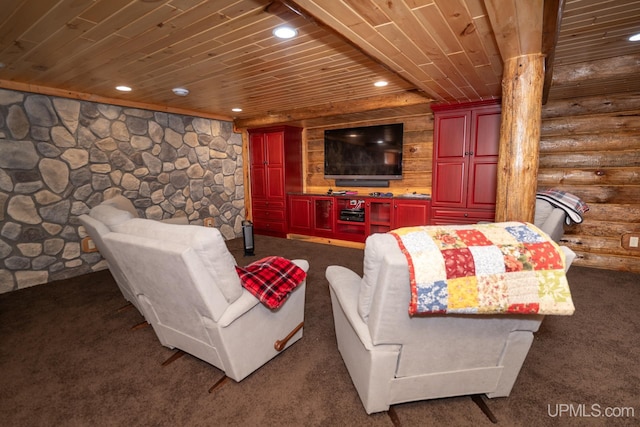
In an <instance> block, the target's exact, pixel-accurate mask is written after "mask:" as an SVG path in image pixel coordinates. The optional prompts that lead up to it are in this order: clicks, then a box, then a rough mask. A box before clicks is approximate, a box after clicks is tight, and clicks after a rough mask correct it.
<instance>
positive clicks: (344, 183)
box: [336, 179, 389, 187]
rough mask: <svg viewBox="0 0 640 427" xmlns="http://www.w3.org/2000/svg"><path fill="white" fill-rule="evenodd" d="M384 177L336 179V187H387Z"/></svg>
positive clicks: (387, 183)
mask: <svg viewBox="0 0 640 427" xmlns="http://www.w3.org/2000/svg"><path fill="white" fill-rule="evenodd" d="M388 186H389V181H387V180H384V179H336V187H388Z"/></svg>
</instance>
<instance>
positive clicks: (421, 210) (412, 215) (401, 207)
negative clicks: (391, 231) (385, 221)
mask: <svg viewBox="0 0 640 427" xmlns="http://www.w3.org/2000/svg"><path fill="white" fill-rule="evenodd" d="M430 210H431V207H430V204H429V201H428V200H401V199H394V200H393V228H401V227H414V226H417V225H429V223H430V222H431V221H430V220H429V211H430Z"/></svg>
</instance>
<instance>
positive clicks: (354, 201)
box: [288, 194, 430, 242]
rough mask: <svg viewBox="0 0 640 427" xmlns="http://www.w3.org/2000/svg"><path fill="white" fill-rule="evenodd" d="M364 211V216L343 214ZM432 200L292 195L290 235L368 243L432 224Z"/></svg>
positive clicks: (290, 197)
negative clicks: (374, 237) (379, 235)
mask: <svg viewBox="0 0 640 427" xmlns="http://www.w3.org/2000/svg"><path fill="white" fill-rule="evenodd" d="M355 208H358V209H359V208H361V209H362V210H363V211H364V215H363V216H357V215H355V216H354V215H342V211H343V210H350V209H355ZM429 213H430V203H429V200H428V199H427V200H424V199H423V200H415V199H403V198H391V197H358V196H354V197H349V196H339V197H334V196H321V195H307V194H290V195H289V201H288V218H289V228H288V231H289V233H294V234H303V235H309V236H316V237H326V238H331V239H338V240H347V241H352V242H364V241H365V240H366V238H367V236H369V235H370V234H373V233H386V232H388V231H391V230H393V229H395V228H400V227H410V226H415V225H428V224H429Z"/></svg>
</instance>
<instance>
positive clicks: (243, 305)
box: [218, 259, 309, 328]
mask: <svg viewBox="0 0 640 427" xmlns="http://www.w3.org/2000/svg"><path fill="white" fill-rule="evenodd" d="M292 262H293V263H294V264H296V265H297V266H298V267H300V268H301V269H303V270H304V271H305V272H307V271H309V262H308V261H307V260H304V259H294V260H292ZM305 282H306V279H305ZM258 303H260V300H259V299H258V298H256V297H255V296H253V295H252V294H251V293H250V292H249V291H247V290H246V289H243V290H242V295H240V298H238V299H237V300H235V301H234V302H233V303H231V304H230V305H229V307H227V309H226V310H225V312H224V313H223V314H222V316H221V317H220V320H218V324H219V325H220V326H221V327H223V328H225V327H227V326H229V325H230V324H231V323H233V321H235V320H236V319H237V318H239V317H240V316H242V315H243V314H245V313H246V312H248V311H249V310H251V309H252V308H253V307H255V306H256V305H257V304H258ZM284 303H285V304H286V303H287V302H286V301H285V302H284Z"/></svg>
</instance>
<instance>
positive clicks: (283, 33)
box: [273, 25, 298, 39]
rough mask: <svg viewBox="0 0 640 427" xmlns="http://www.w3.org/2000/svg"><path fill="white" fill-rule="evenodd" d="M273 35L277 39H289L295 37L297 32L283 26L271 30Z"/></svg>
mask: <svg viewBox="0 0 640 427" xmlns="http://www.w3.org/2000/svg"><path fill="white" fill-rule="evenodd" d="M273 35H274V36H276V37H277V38H279V39H290V38H293V37H295V36H297V35H298V31H297V30H296V29H295V28H293V27H289V26H287V25H283V26H280V27H277V28H276V29H275V30H273Z"/></svg>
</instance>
